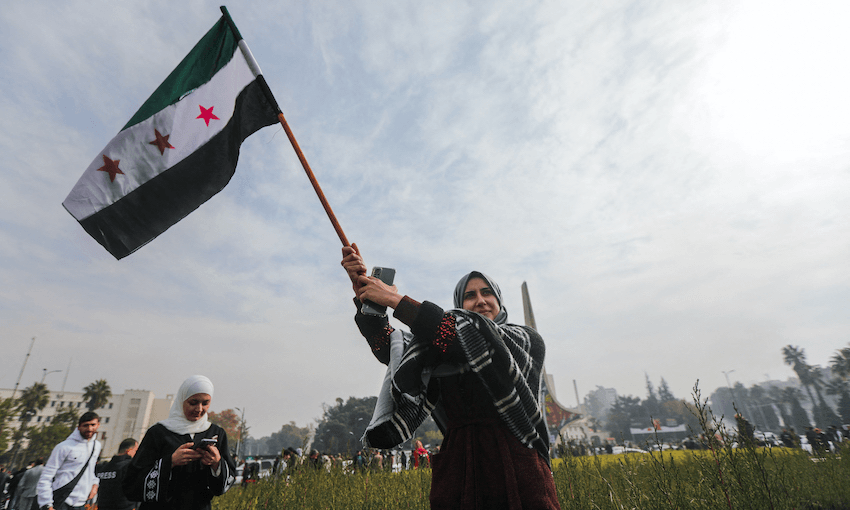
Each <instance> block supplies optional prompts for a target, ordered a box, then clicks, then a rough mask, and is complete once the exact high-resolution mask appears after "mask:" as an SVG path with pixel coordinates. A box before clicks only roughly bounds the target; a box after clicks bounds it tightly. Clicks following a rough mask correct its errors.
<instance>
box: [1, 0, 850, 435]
mask: <svg viewBox="0 0 850 510" xmlns="http://www.w3.org/2000/svg"><path fill="white" fill-rule="evenodd" d="M218 6H219V4H218V3H211V2H208V1H201V0H195V1H185V2H177V3H175V2H167V1H164V0H152V1H148V2H141V3H140V2H132V3H127V5H123V4H122V5H120V6H118V5H116V4H115V3H114V2H107V1H100V0H96V1H85V2H82V1H68V2H60V3H56V2H51V1H48V0H30V1H28V2H23V1H13V2H6V3H5V4H4V8H3V9H2V10H0V48H2V51H0V69H2V72H0V90H2V92H3V93H2V94H0V125H1V126H2V128H0V154H2V158H0V183H2V185H0V218H2V219H0V334H2V345H3V354H2V357H0V387H4V388H11V387H12V386H14V384H15V381H16V379H17V376H18V373H19V372H20V370H21V364H22V362H23V360H24V357H25V355H26V352H27V348H28V347H29V344H30V339H31V338H33V337H35V338H36V341H35V344H34V347H33V351H32V355H31V357H30V359H29V363H28V365H27V368H26V371H25V372H24V374H23V379H22V380H21V385H22V386H28V385H30V384H32V383H33V382H35V381H38V380H40V379H41V377H42V376H43V374H44V372H43V370H42V369H44V368H47V369H48V370H65V369H66V367H67V366H68V364H69V362H70V363H71V370H70V373H69V374H68V376H67V384H66V390H70V391H81V388H82V387H83V386H85V385H86V384H88V383H89V382H91V381H93V380H95V379H100V378H103V379H106V380H107V381H108V382H109V383H110V385H111V386H112V388H113V391H114V392H116V393H120V392H123V391H124V390H125V389H149V390H151V391H153V392H155V393H156V394H157V396H165V395H166V394H168V393H175V392H176V390H177V388H178V386H179V384H180V382H181V381H182V380H183V379H184V378H185V377H187V376H189V375H191V374H195V373H203V374H206V375H208V376H209V377H210V378H212V379H213V381H214V382H215V384H216V395H215V398H214V401H213V410H216V411H220V410H222V409H225V408H228V407H234V406H238V407H240V408H244V409H245V411H246V413H245V417H246V420H247V421H248V422H249V424H250V425H251V426H252V434H253V435H254V436H255V437H260V436H263V435H267V434H269V433H271V432H273V431H276V430H278V429H279V428H280V426H281V425H282V424H284V423H288V422H289V421H295V422H296V423H298V424H299V425H306V424H308V423H310V422H313V421H314V420H315V419H317V418H319V417H320V416H321V414H322V403H333V402H334V400H335V399H336V398H337V397H343V398H347V397H349V396H357V397H363V396H369V395H374V394H376V392H377V390H378V388H379V385H380V381H381V378H382V376H383V367H382V366H381V365H380V364H379V363H378V362H377V361H376V360H375V359H374V358H373V357H372V356H371V354H370V352H369V350H368V348H367V347H366V344H365V341H364V340H363V339H362V338H360V337H359V335H358V333H357V330H356V328H355V326H354V323H353V320H352V317H353V314H354V307H353V305H352V303H351V297H352V292H351V289H350V284H349V283H348V280H347V278H346V276H345V274H344V272H343V271H342V269H341V267H340V266H339V260H340V246H341V243H340V241H339V239H338V238H337V236H336V234H335V232H334V230H333V228H332V227H331V224H330V222H329V221H328V219H327V217H326V216H325V214H324V211H323V210H322V208H321V205H320V203H319V201H318V199H317V198H316V196H315V194H314V193H313V191H312V188H311V187H310V184H309V181H308V180H307V178H306V176H305V174H304V171H303V170H302V169H301V167H300V165H299V163H298V161H297V158H296V157H295V154H294V151H293V150H292V147H291V146H290V145H289V142H288V140H287V138H286V135H285V133H284V132H283V130H282V129H281V128H280V127H279V126H273V127H268V128H265V129H263V130H261V131H259V132H258V133H256V134H255V135H253V136H252V137H251V138H249V139H248V140H247V141H246V143H245V144H244V145H243V147H242V155H241V158H240V160H239V166H238V169H237V173H236V176H235V177H234V179H233V180H232V181H231V183H230V185H229V186H228V187H227V188H225V189H224V191H223V192H221V193H220V194H219V195H217V196H216V197H214V198H213V199H212V200H211V201H209V202H207V203H206V204H205V205H203V206H202V207H201V208H200V209H198V210H197V211H196V212H194V213H193V214H191V215H190V216H189V217H188V218H186V219H185V220H183V221H181V222H180V223H178V224H177V225H176V226H174V227H172V228H171V229H170V230H168V231H167V232H166V233H165V234H163V235H162V236H160V237H159V238H157V239H156V240H155V241H153V242H152V243H150V244H149V245H147V246H145V247H144V248H142V249H141V250H139V251H138V252H136V253H135V254H133V255H131V256H129V257H128V258H126V259H124V260H121V261H116V260H114V259H113V258H112V257H111V256H110V255H109V254H108V253H107V252H106V251H105V250H104V249H103V248H101V247H100V245H98V244H97V243H96V242H95V241H94V240H93V239H91V238H90V237H89V236H88V235H87V234H86V233H85V232H84V231H83V229H82V228H81V227H80V226H79V225H78V224H77V223H76V221H75V220H74V219H73V218H72V217H71V216H70V215H69V214H68V213H67V212H66V211H65V210H64V209H63V208H62V206H61V203H62V201H63V200H64V199H65V197H66V196H67V194H68V192H69V191H70V190H71V188H72V187H73V185H74V183H75V182H76V181H77V179H79V177H80V175H82V172H83V170H85V168H86V167H87V166H88V165H89V163H90V162H91V161H92V160H93V159H94V158H96V157H98V156H99V151H100V150H101V149H102V148H103V147H104V146H105V145H106V144H107V143H108V142H109V140H110V139H111V138H112V137H113V136H114V135H115V134H116V133H117V132H118V131H119V129H120V128H121V127H122V126H123V125H124V124H125V123H126V122H127V120H129V118H130V117H131V116H132V114H133V113H135V111H136V110H137V109H138V107H139V106H140V105H141V103H142V102H143V101H144V100H145V99H147V97H148V96H149V95H150V94H151V93H152V92H153V90H154V89H155V88H156V87H157V86H158V85H159V84H160V83H161V82H162V80H163V79H164V78H165V77H166V76H167V75H168V74H169V73H170V72H171V70H172V69H173V68H174V67H175V66H176V65H177V63H178V62H179V61H180V60H181V59H182V58H183V57H184V56H185V54H186V53H187V52H188V51H189V50H190V49H191V48H192V46H193V45H194V44H195V43H196V42H197V41H198V40H199V39H200V38H201V36H202V35H203V34H204V33H205V32H206V31H207V30H208V29H209V28H210V27H211V26H212V25H213V24H214V23H215V21H216V20H217V19H218V17H219V16H220V12H219V10H218ZM228 8H229V10H230V12H231V15H232V16H233V18H234V20H235V21H236V23H237V25H238V26H239V28H240V30H241V32H242V34H243V36H244V37H245V39H246V40H247V42H248V44H249V45H250V46H251V49H252V50H253V53H254V55H255V56H256V58H257V60H258V61H259V63H260V65H261V66H262V68H263V72H264V74H265V76H266V79H267V80H268V82H269V84H270V86H271V88H272V90H273V91H274V93H275V95H276V97H277V100H278V102H279V104H280V105H281V108H282V109H283V111H284V113H285V114H286V116H287V119H288V121H289V123H290V125H291V127H292V129H293V131H294V132H295V136H296V137H297V139H298V141H299V143H300V145H301V147H302V149H303V150H304V152H305V154H306V157H307V159H308V160H309V162H310V164H311V166H312V167H313V170H314V172H315V173H316V176H317V178H318V180H319V182H320V183H321V185H322V187H323V188H324V191H325V194H326V195H327V198H328V200H329V202H330V204H331V206H332V207H333V208H334V211H335V212H336V215H337V217H338V219H339V221H340V223H341V225H342V228H343V230H344V231H345V233H346V235H347V236H348V238H349V240H351V241H353V242H356V243H357V244H358V245H359V246H360V248H361V251H362V253H363V254H364V257H365V259H366V262H367V264H369V265H370V266H371V265H382V266H389V267H394V268H396V270H397V271H398V275H397V279H396V281H397V284H398V286H399V289H400V291H401V292H402V293H405V294H408V295H410V296H411V297H413V298H414V299H418V300H420V301H422V300H430V301H433V302H436V303H438V304H441V305H443V306H444V307H449V306H450V305H451V291H452V289H453V288H454V285H455V282H456V281H457V280H458V279H459V278H460V277H461V276H462V275H463V274H464V273H466V272H468V271H470V270H472V269H477V270H481V271H484V272H485V273H488V274H489V275H490V276H492V277H493V278H494V279H495V280H496V281H497V282H499V284H500V286H501V288H502V291H503V294H504V299H505V305H506V307H507V309H508V312H509V318H510V319H512V321H514V322H520V323H521V322H522V321H523V316H522V302H521V295H520V286H521V284H522V282H523V281H526V282H527V283H528V287H529V290H530V293H531V299H532V303H533V306H534V312H535V316H536V319H537V325H538V329H539V330H540V332H541V334H542V335H543V337H544V339H546V342H547V359H546V367H547V369H548V371H549V372H550V373H551V374H553V375H554V378H555V382H556V385H557V386H556V391H557V393H558V396H559V398H560V400H561V401H563V402H564V403H565V404H567V405H575V403H576V398H575V392H574V391H573V381H574V380H575V382H576V384H577V386H578V391H579V392H580V393H581V395H582V396H583V395H584V394H586V392H587V391H589V390H592V389H594V388H595V387H596V386H597V385H599V386H604V387H614V388H616V389H617V391H618V392H619V393H620V394H632V395H635V396H640V397H642V398H643V397H644V396H645V386H644V384H645V383H644V380H645V377H646V375H647V374H648V375H649V377H650V379H651V380H652V381H653V383H654V384H655V385H656V386H657V385H658V384H659V382H660V380H661V378H662V377H663V378H664V379H665V380H666V381H667V382H668V383H669V385H670V387H671V389H672V390H673V392H674V394H675V395H676V396H678V397H683V398H685V397H687V396H688V395H689V393H690V391H691V388H692V387H693V385H694V383H695V382H696V381H697V380H699V382H700V386H701V388H702V390H703V392H704V394H708V393H710V392H711V391H713V390H714V389H715V388H717V387H718V386H721V385H724V384H725V378H724V374H723V371H727V372H728V371H731V370H734V372H731V373H730V374H729V375H730V378H731V380H732V382H733V383H734V382H735V381H740V382H742V383H744V384H745V385H747V386H750V385H752V384H755V383H757V382H761V381H764V380H765V379H767V378H770V379H786V378H787V377H789V376H791V375H793V373H792V371H791V370H790V368H789V367H787V366H785V365H784V364H783V362H782V356H781V348H782V347H783V346H784V345H787V344H793V345H798V346H800V347H801V348H803V349H805V352H806V354H807V355H808V359H809V361H810V362H811V363H814V364H820V365H826V364H827V363H828V361H829V358H830V356H832V354H834V352H835V351H836V350H837V349H839V348H841V347H846V346H847V345H848V340H850V338H848V331H850V313H848V310H850V270H848V261H850V220H848V218H850V124H848V121H847V119H848V118H850V94H848V93H847V91H848V90H850V70H849V69H850V68H848V66H847V62H848V61H850V31H847V30H846V26H845V22H846V20H847V18H848V16H850V12H849V11H850V4H848V3H847V2H842V1H839V0H836V1H818V0H806V1H802V0H800V1H778V2H777V1H750V0H737V1H725V0H721V1H718V2H709V3H706V2H698V1H690V0H686V1H681V2H665V1H642V2H615V1H597V0H588V1H579V0H575V1H573V0H570V1H563V0H559V1H552V2H531V3H529V2H515V1H492V0H491V1H486V2H483V1H482V2H456V1H447V2H441V1H436V2H417V3H411V2H395V1H327V2H326V1H311V2H303V1H289V0H286V1H275V2H256V1H255V2H248V1H233V2H231V3H229V4H228ZM395 324H396V325H397V324H398V323H395ZM63 378H64V374H63V373H56V374H51V375H48V376H47V378H46V382H47V383H48V385H49V386H50V387H51V389H58V388H59V387H60V386H61V384H62V381H63Z"/></svg>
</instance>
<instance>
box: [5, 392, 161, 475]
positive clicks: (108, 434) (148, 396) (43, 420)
mask: <svg viewBox="0 0 850 510" xmlns="http://www.w3.org/2000/svg"><path fill="white" fill-rule="evenodd" d="M18 395H20V390H18ZM11 396H12V390H8V389H0V398H10V397H11ZM49 398H50V401H49V402H48V403H47V406H45V407H44V409H42V410H41V411H38V413H37V414H36V415H35V416H33V417H32V418H30V421H29V426H31V427H32V426H35V427H37V426H39V425H48V424H50V421H51V420H52V419H53V417H54V416H56V414H57V413H58V412H59V411H61V410H62V409H64V408H67V407H73V408H76V409H77V414H79V415H81V414H83V413H84V412H86V411H87V409H86V402H85V401H84V400H83V393H81V392H72V391H51V392H50V394H49ZM173 401H174V395H166V397H165V398H156V396H155V395H154V394H153V392H150V391H147V390H125V391H124V393H123V394H120V395H115V394H113V395H112V396H111V397H109V401H108V402H107V403H106V405H104V406H103V407H100V408H98V409H95V410H94V411H95V412H96V413H97V414H98V415H100V428H99V429H98V439H100V441H101V442H102V443H103V453H102V454H101V456H102V457H103V458H110V457H112V456H113V455H115V454H116V453H118V445H119V444H120V443H121V441H122V440H123V439H124V438H127V437H132V438H134V439H136V440H138V441H141V440H142V437H143V436H144V434H145V432H146V431H147V430H148V428H149V427H150V426H151V425H153V424H154V423H156V422H158V421H160V420H164V419H165V418H168V413H169V411H170V410H171V404H172V402H173ZM19 418H20V415H16V416H14V417H12V419H11V420H10V421H9V423H8V424H7V430H15V429H17V428H18V427H20V425H21V423H20V421H19ZM24 446H26V443H24Z"/></svg>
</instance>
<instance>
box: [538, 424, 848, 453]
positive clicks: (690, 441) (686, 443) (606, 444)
mask: <svg viewBox="0 0 850 510" xmlns="http://www.w3.org/2000/svg"><path fill="white" fill-rule="evenodd" d="M735 421H736V425H737V427H736V430H735V431H734V432H730V433H721V432H719V431H715V432H714V433H713V437H712V438H709V437H707V436H706V434H705V433H700V434H696V435H688V436H686V437H685V438H682V439H665V438H657V439H653V440H651V441H648V442H643V443H639V442H635V441H624V442H623V444H621V445H617V444H615V443H613V442H610V441H607V440H606V441H603V442H598V441H596V442H587V441H581V440H576V439H570V440H567V441H565V442H563V443H562V444H561V445H559V446H557V447H555V448H553V451H552V456H553V457H563V456H572V457H581V456H585V455H606V454H617V453H623V452H624V451H648V450H659V449H662V450H667V449H670V450H706V449H709V448H710V447H711V444H712V442H713V443H714V444H715V445H720V446H726V445H730V446H732V447H743V446H747V445H750V444H751V445H754V446H758V447H780V448H798V449H802V450H804V451H806V452H808V453H809V454H812V455H815V456H822V455H825V454H829V453H835V452H837V451H838V445H839V444H841V443H843V442H850V425H842V426H837V425H830V426H829V427H827V428H826V429H825V430H823V429H820V428H817V427H811V426H808V427H806V428H805V430H804V431H803V434H798V433H797V431H796V430H795V429H794V427H787V428H783V429H782V432H781V433H780V434H779V435H778V436H777V435H775V434H773V433H770V432H768V433H763V432H756V430H755V428H754V427H753V426H752V425H751V424H750V422H749V421H747V420H746V419H745V418H743V417H742V416H740V415H737V416H736V417H735ZM710 439H712V440H713V441H712V440H710Z"/></svg>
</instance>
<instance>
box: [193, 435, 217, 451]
mask: <svg viewBox="0 0 850 510" xmlns="http://www.w3.org/2000/svg"><path fill="white" fill-rule="evenodd" d="M217 443H218V440H217V439H216V438H214V437H205V438H202V439H201V440H200V441H195V446H193V447H192V449H194V450H207V449H209V447H210V446H215V445H216V444H217Z"/></svg>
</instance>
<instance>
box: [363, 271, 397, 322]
mask: <svg viewBox="0 0 850 510" xmlns="http://www.w3.org/2000/svg"><path fill="white" fill-rule="evenodd" d="M372 276H373V277H375V278H377V279H379V280H381V281H382V282H384V283H386V284H387V285H392V284H393V280H395V269H393V268H391V267H373V268H372ZM360 313H362V314H363V315H376V316H378V317H384V316H386V315H387V307H386V306H380V305H377V304H375V303H373V302H371V301H368V300H366V301H363V304H362V305H361V306H360Z"/></svg>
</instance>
